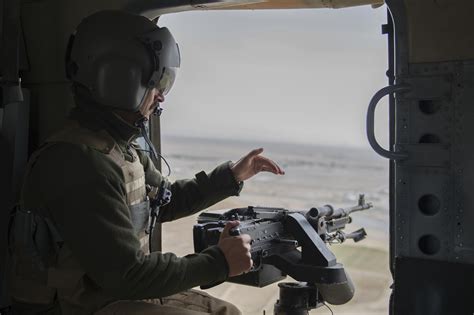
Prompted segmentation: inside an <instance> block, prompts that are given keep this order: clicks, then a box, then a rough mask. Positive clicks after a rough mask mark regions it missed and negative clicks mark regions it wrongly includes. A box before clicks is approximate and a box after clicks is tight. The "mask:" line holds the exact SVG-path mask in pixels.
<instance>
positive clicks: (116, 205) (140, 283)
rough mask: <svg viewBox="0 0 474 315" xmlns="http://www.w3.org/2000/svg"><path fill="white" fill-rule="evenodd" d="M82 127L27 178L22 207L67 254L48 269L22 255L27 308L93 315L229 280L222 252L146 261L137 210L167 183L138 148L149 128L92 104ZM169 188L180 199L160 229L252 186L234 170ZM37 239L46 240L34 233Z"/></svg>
mask: <svg viewBox="0 0 474 315" xmlns="http://www.w3.org/2000/svg"><path fill="white" fill-rule="evenodd" d="M72 120H73V121H74V123H73V124H72V127H69V128H66V129H65V130H64V131H62V132H60V133H59V134H57V135H55V136H53V137H52V138H51V139H50V140H48V141H47V144H46V146H44V147H43V148H42V149H40V153H39V154H36V155H35V156H34V157H33V159H32V161H30V165H29V169H28V170H27V176H26V178H25V182H24V185H23V191H22V199H21V209H22V210H23V211H33V213H35V214H39V216H40V218H45V219H46V222H47V226H49V227H51V226H53V228H52V229H49V234H48V235H49V238H50V239H52V240H53V242H54V243H55V244H56V245H57V248H56V251H53V252H52V251H51V249H48V250H49V253H52V254H49V255H47V257H46V258H45V257H42V261H46V263H45V265H43V266H41V264H40V266H38V263H37V261H35V259H33V258H31V257H28V255H26V258H25V255H21V254H20V255H16V256H14V257H15V270H14V272H13V287H12V292H13V298H14V301H15V303H16V305H17V306H20V307H19V308H18V309H20V308H21V306H22V305H23V306H24V305H26V308H27V309H28V308H34V307H36V308H37V309H40V308H41V307H42V306H41V305H51V303H54V305H55V306H54V307H53V308H52V309H55V310H56V311H57V310H58V309H61V312H62V313H64V314H90V313H93V312H96V311H97V310H99V309H101V308H103V307H104V306H106V305H112V304H111V303H116V304H117V303H120V302H117V301H119V300H142V299H156V298H160V297H167V296H170V295H173V294H176V293H179V292H182V291H184V290H187V289H189V288H192V287H195V286H198V285H202V284H211V283H216V282H220V281H223V280H225V279H226V278H227V276H228V265H227V262H226V260H225V257H224V255H223V253H222V252H221V250H220V249H219V248H218V247H217V246H212V247H210V248H208V249H206V250H204V251H203V252H201V253H199V254H191V255H187V256H185V257H181V258H179V257H176V255H174V254H172V253H161V252H152V253H150V254H147V253H145V251H146V249H145V248H146V247H145V246H144V244H143V241H142V242H140V238H142V240H143V239H144V233H143V232H144V231H143V228H144V227H145V226H146V223H147V222H138V223H137V222H134V221H136V220H137V219H136V218H135V217H136V216H134V215H133V213H132V212H133V209H134V207H135V205H138V204H144V203H146V202H147V201H146V199H147V198H146V192H145V191H144V187H145V183H146V184H147V185H151V186H154V187H158V186H159V185H160V183H161V182H162V181H163V180H165V181H166V179H165V178H164V177H163V176H162V175H161V174H160V173H159V172H158V171H157V170H156V169H155V167H154V165H153V163H152V162H151V160H150V159H149V157H148V156H147V154H146V153H145V152H143V151H140V150H139V149H138V147H137V146H136V145H135V144H134V143H133V141H134V139H136V137H137V135H138V134H139V131H140V130H139V129H138V128H135V127H133V126H131V125H129V124H128V123H126V122H125V121H124V120H122V119H121V118H120V117H119V116H117V115H115V114H114V113H112V112H109V111H101V110H98V109H94V107H93V106H87V105H82V106H80V107H78V108H76V109H75V110H74V111H73V114H72ZM137 165H138V166H137ZM166 185H167V187H168V188H169V189H170V190H171V192H172V198H171V202H170V203H169V204H168V205H166V206H164V207H162V208H161V209H160V216H159V218H160V219H159V220H160V222H166V221H172V220H175V219H178V218H181V217H184V216H187V215H191V214H193V213H195V212H197V211H199V210H202V209H204V208H206V207H209V206H210V205H212V204H214V203H216V202H218V201H220V200H222V199H224V198H226V197H228V196H232V195H238V193H239V191H240V189H241V188H242V187H241V185H239V184H238V183H237V182H236V181H235V178H234V177H233V174H232V171H231V170H230V166H229V163H228V162H227V163H224V164H222V165H220V166H218V167H217V168H216V169H214V170H213V171H212V172H211V173H209V174H206V173H204V172H201V173H199V174H197V175H196V178H195V179H191V180H178V181H175V182H174V183H169V182H166ZM142 210H143V209H142ZM146 218H148V217H146ZM35 220H36V219H35ZM138 221H140V216H138ZM55 228H56V229H55ZM15 230H16V233H17V234H18V230H19V228H18V227H17V226H15ZM20 230H21V228H20ZM38 230H39V228H38ZM38 233H39V232H37V234H38ZM17 234H15V236H18V235H17ZM32 237H33V239H35V238H39V236H35V235H34V232H33V236H32ZM145 237H146V236H145ZM38 242H39V241H38ZM38 242H37V243H38ZM17 243H18V242H16V240H14V241H13V244H14V246H13V247H14V249H18V248H15V244H17ZM40 247H41V245H40ZM18 252H20V253H21V249H20V250H18ZM40 256H41V255H40ZM42 256H44V254H43V255H42ZM30 258H31V259H30ZM171 300H172V299H171ZM32 304H35V306H33V305H32ZM47 308H48V307H46V309H47ZM50 312H52V311H50ZM163 314H166V313H163ZM183 314H184V313H183Z"/></svg>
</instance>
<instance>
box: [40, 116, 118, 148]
mask: <svg viewBox="0 0 474 315" xmlns="http://www.w3.org/2000/svg"><path fill="white" fill-rule="evenodd" d="M46 142H47V143H57V142H66V143H74V144H83V145H86V146H88V147H90V148H92V149H95V150H97V151H100V152H102V153H105V154H109V153H110V152H111V151H112V150H113V148H114V147H115V141H114V139H113V138H112V136H110V135H109V133H108V132H107V131H105V130H104V129H102V130H99V131H93V130H90V129H87V128H84V127H81V126H80V125H79V124H78V123H77V122H73V121H71V122H69V123H68V124H67V125H66V127H65V128H64V129H63V130H61V131H59V132H58V133H56V134H54V135H52V136H51V137H49V138H48V139H47V140H46Z"/></svg>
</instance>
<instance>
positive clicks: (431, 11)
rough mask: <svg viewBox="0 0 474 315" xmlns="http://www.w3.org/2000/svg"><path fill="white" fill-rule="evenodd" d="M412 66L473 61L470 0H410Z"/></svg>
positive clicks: (408, 10)
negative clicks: (425, 63) (423, 63)
mask: <svg viewBox="0 0 474 315" xmlns="http://www.w3.org/2000/svg"><path fill="white" fill-rule="evenodd" d="M406 3H407V8H408V9H407V22H408V29H409V30H410V33H409V38H408V41H409V43H408V44H409V60H410V62H411V63H421V62H440V61H449V60H467V59H474V37H473V36H472V32H470V31H467V30H472V29H474V21H473V20H472V14H473V13H474V2H473V1H470V0H462V1H451V0H438V1H433V0H408V1H406Z"/></svg>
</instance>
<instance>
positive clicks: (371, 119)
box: [367, 84, 410, 160]
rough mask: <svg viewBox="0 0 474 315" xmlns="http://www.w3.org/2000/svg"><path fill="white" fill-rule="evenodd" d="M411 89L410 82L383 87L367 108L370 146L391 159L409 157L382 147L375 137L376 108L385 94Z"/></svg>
mask: <svg viewBox="0 0 474 315" xmlns="http://www.w3.org/2000/svg"><path fill="white" fill-rule="evenodd" d="M409 89H410V86H409V85H408V84H399V85H390V86H386V87H384V88H383V89H381V90H379V91H378V92H377V93H375V95H374V96H373V97H372V99H371V100H370V103H369V108H368V109H367V139H368V140H369V143H370V146H371V147H372V149H374V151H375V152H377V153H378V154H379V155H381V156H383V157H385V158H388V159H391V160H403V159H406V158H408V154H407V153H404V152H393V151H388V150H385V149H384V148H382V147H381V146H380V145H379V143H378V142H377V139H375V128H374V117H375V108H376V107H377V104H378V103H379V101H380V100H381V99H382V97H384V96H385V95H388V94H392V93H395V92H404V91H407V90H409Z"/></svg>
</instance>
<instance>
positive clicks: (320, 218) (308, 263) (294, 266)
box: [193, 195, 372, 315]
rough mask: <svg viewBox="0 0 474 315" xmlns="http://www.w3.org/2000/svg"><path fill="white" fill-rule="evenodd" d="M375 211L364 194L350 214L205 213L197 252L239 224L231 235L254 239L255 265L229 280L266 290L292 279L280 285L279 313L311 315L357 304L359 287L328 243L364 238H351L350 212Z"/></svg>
mask: <svg viewBox="0 0 474 315" xmlns="http://www.w3.org/2000/svg"><path fill="white" fill-rule="evenodd" d="M371 207H372V204H371V203H366V202H365V198H364V195H360V196H359V201H358V204H357V205H356V206H354V207H350V208H346V209H344V208H339V209H336V208H334V207H332V206H330V205H325V206H322V207H316V208H311V209H309V210H289V209H283V208H270V207H253V206H249V207H247V208H236V209H231V210H229V211H226V212H224V213H223V214H219V213H210V212H207V213H206V212H205V213H202V214H201V215H199V217H198V224H196V225H195V226H194V230H193V234H194V249H195V251H196V252H200V251H202V250H204V249H205V248H207V247H209V246H211V245H215V244H217V243H218V241H219V237H220V234H221V233H222V230H223V228H224V226H225V224H226V222H227V221H234V220H239V221H240V225H239V226H237V227H235V228H233V229H232V230H231V231H230V234H231V235H239V234H249V235H250V237H251V238H252V241H251V243H250V244H251V256H252V260H253V262H254V265H253V267H252V269H251V270H250V271H249V272H247V273H245V274H242V275H240V276H235V277H231V278H229V279H228V280H227V281H230V282H234V283H239V284H245V285H250V286H256V287H263V286H266V285H269V284H271V283H274V282H276V281H279V280H282V279H284V278H285V277H286V276H287V275H289V276H291V277H292V278H293V279H295V280H297V281H300V283H280V284H279V287H280V299H279V300H278V301H277V303H276V304H275V314H278V315H280V314H284V315H290V314H291V315H293V314H294V315H296V314H298V315H299V314H308V311H309V310H310V309H312V308H316V307H319V306H321V305H323V303H324V302H325V301H326V302H328V303H330V304H335V305H338V304H344V303H347V302H348V301H349V300H350V299H352V297H353V295H354V285H353V284H352V281H351V279H350V278H349V275H348V274H347V273H346V272H345V270H344V268H343V266H342V264H340V263H338V262H337V261H336V257H335V256H334V254H333V253H332V252H331V251H330V250H329V248H328V247H327V246H326V243H328V244H333V243H342V242H344V241H346V240H347V239H353V240H354V241H355V242H358V241H360V240H362V239H364V238H365V237H366V235H367V234H366V232H365V230H364V229H363V228H362V229H359V230H357V231H355V232H352V233H345V232H344V231H343V230H344V228H345V227H346V225H347V224H349V223H351V222H352V219H351V217H350V214H351V213H353V212H355V211H362V210H367V209H370V208H371ZM214 285H217V284H212V285H211V286H214ZM208 287H210V286H208Z"/></svg>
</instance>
